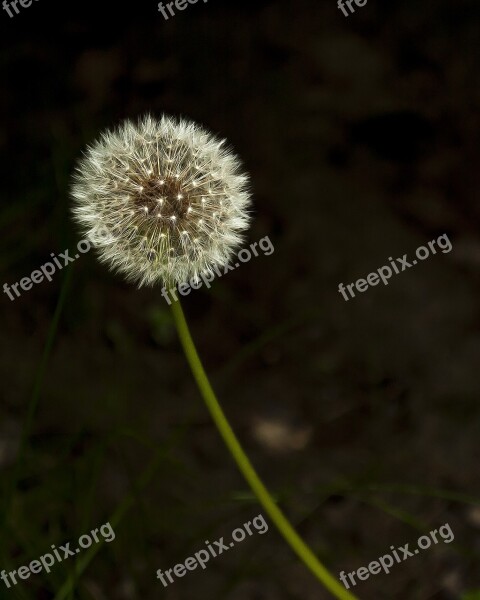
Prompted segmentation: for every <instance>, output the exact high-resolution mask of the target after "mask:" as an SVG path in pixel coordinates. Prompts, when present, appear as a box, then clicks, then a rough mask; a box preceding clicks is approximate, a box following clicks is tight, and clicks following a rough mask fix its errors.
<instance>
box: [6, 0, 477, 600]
mask: <svg viewBox="0 0 480 600" xmlns="http://www.w3.org/2000/svg"><path fill="white" fill-rule="evenodd" d="M479 16H480V15H479V7H478V3H477V2H474V1H470V0H458V1H457V2H453V1H452V0H450V1H441V0H439V1H435V2H433V1H428V0H427V1H424V2H422V3H420V4H419V3H418V2H414V1H413V0H403V1H402V2H392V1H390V2H380V1H379V0H368V2H367V4H366V5H365V6H364V7H362V8H357V9H356V11H355V13H354V14H352V15H350V16H349V17H348V18H347V17H345V16H344V15H343V13H342V12H341V11H340V10H339V9H338V8H337V4H336V0H329V1H328V2H326V1H324V2H321V3H320V2H317V1H314V0H310V1H307V0H295V2H294V1H293V0H275V1H272V2H264V1H258V0H257V1H256V2H247V1H245V0H244V1H242V2H228V3H227V2H223V3H222V2H220V0H209V2H208V3H203V2H198V3H197V4H196V5H192V6H188V8H187V9H186V10H184V11H177V13H176V15H175V16H174V17H171V18H170V19H169V20H168V21H167V20H165V19H164V18H163V17H162V15H161V13H160V12H158V9H157V3H156V2H154V1H153V0H152V1H149V2H142V3H139V4H133V3H129V4H127V5H120V4H119V3H111V4H109V3H102V5H101V6H100V5H99V4H98V3H97V4H93V3H92V4H89V3H88V2H81V3H73V4H72V3H69V4H65V3H63V4H61V5H60V4H59V5H57V6H52V5H48V3H47V2H46V0H40V1H39V2H34V3H33V4H32V6H30V7H28V8H20V13H19V14H18V15H16V16H14V18H9V17H8V15H7V13H6V12H5V11H2V14H1V15H0V17H1V27H2V53H1V74H2V82H3V85H2V93H1V107H2V113H3V128H2V131H1V136H0V144H1V149H2V151H3V156H4V158H3V162H2V164H3V173H2V195H3V202H2V206H1V212H0V223H1V226H2V235H1V244H2V252H1V270H2V279H1V285H2V287H3V283H8V284H9V285H11V284H12V283H15V282H18V281H19V280H20V279H22V278H23V277H25V276H29V275H30V274H31V272H32V271H33V270H35V269H38V268H39V267H40V266H41V265H43V264H44V263H45V262H47V261H48V260H50V254H51V253H52V252H53V253H55V254H56V255H58V254H59V253H60V252H63V251H64V250H65V249H69V250H70V252H72V251H74V249H75V245H76V243H77V242H78V241H79V239H80V234H79V232H78V231H77V230H76V228H75V226H74V225H73V224H72V222H71V218H70V207H71V201H70V199H69V186H70V183H71V174H72V171H73V168H74V165H75V162H76V160H77V159H78V157H79V156H80V155H81V152H82V150H83V149H84V147H85V145H86V144H89V143H91V142H92V141H93V140H94V139H95V138H96V137H97V135H98V134H99V132H100V131H101V130H103V129H104V128H107V127H111V126H114V125H116V124H118V123H119V122H120V121H121V120H122V119H124V118H136V117H138V116H140V115H142V114H144V113H145V112H150V113H152V114H153V115H157V116H158V115H160V114H161V113H162V112H167V113H171V114H175V115H182V116H184V117H187V118H191V119H193V120H196V121H198V122H200V123H202V124H203V125H204V126H205V127H207V128H208V129H210V130H212V131H213V132H215V133H217V134H218V135H220V136H222V137H226V138H227V139H228V140H229V141H230V143H231V144H232V146H233V148H234V149H235V151H236V152H237V153H238V154H239V155H240V156H241V157H242V159H243V162H244V167H245V169H246V170H248V171H249V172H250V174H251V181H252V191H253V198H254V209H255V214H254V220H253V225H252V227H251V230H250V231H249V235H248V241H247V243H246V244H245V246H247V245H248V244H249V243H251V242H254V241H258V240H259V239H260V238H261V237H263V236H266V235H268V236H269V237H270V239H271V240H272V242H273V244H274V246H275V252H274V253H273V254H272V255H271V256H259V257H258V258H255V259H254V260H251V261H250V262H248V263H246V264H244V265H242V267H241V268H239V269H236V270H235V271H233V272H230V273H229V274H228V275H227V276H225V277H223V278H221V279H217V280H216V281H215V282H214V284H213V285H212V288H211V289H210V290H207V289H206V288H202V289H201V290H198V291H194V292H192V293H191V294H190V295H189V296H188V297H187V298H185V299H184V307H185V310H186V312H187V314H188V317H189V321H190V324H191V327H192V332H193V335H194V337H195V339H196V341H197V344H198V348H199V351H200V353H201V355H202V357H203V359H204V361H205V366H206V368H207V370H208V372H209V374H210V375H211V377H212V381H213V383H214V386H215V388H216V390H217V392H218V394H219V397H220V399H221V401H222V403H223V406H224V408H225V411H226V413H227V415H228V416H229V418H230V420H231V423H232V424H233V426H234V428H235V430H236V432H237V433H238V436H239V438H240V439H241V441H242V443H243V444H244V446H245V448H246V450H247V452H248V454H249V455H250V457H251V458H252V461H253V463H254V464H255V466H256V467H257V469H258V471H259V473H260V475H261V476H262V477H263V478H264V480H265V482H266V483H267V484H268V486H269V487H270V489H271V490H272V492H273V493H274V494H275V496H276V497H277V498H278V500H279V502H280V503H281V506H282V508H283V509H284V510H285V512H286V513H287V515H288V516H289V517H290V518H291V520H292V522H293V523H294V524H295V525H296V526H297V527H298V530H299V531H300V533H301V534H302V536H304V538H305V539H306V540H307V541H308V543H309V544H310V545H311V546H312V548H313V549H314V551H315V552H316V553H317V554H318V556H319V557H320V558H321V559H322V560H323V561H324V562H325V563H326V564H327V565H328V567H329V568H330V569H331V571H332V573H333V574H334V575H335V576H336V577H337V576H338V573H339V572H340V571H343V570H345V571H347V572H349V571H352V570H354V569H358V568H359V567H362V566H366V565H367V564H368V563H369V562H371V561H373V560H375V559H376V558H377V557H379V556H381V555H383V554H385V553H386V552H388V551H389V548H390V546H391V545H394V546H400V545H404V544H406V543H407V542H408V543H410V544H411V545H413V546H415V543H416V540H417V538H418V537H419V536H420V535H421V534H422V533H428V531H430V530H432V529H437V528H439V527H440V526H441V525H443V524H445V523H449V524H450V526H451V528H452V530H453V532H454V534H455V540H454V541H453V542H452V543H450V544H448V545H446V544H442V543H440V544H438V545H436V546H434V547H432V548H431V549H429V550H425V551H424V552H422V553H420V554H419V555H417V556H415V557H413V558H410V559H409V560H407V561H406V562H404V563H402V564H400V565H397V566H396V567H395V568H393V569H392V572H391V573H390V574H389V575H385V574H379V575H377V576H375V577H373V576H371V577H370V578H369V579H368V580H367V581H365V582H362V583H361V584H360V585H357V586H356V588H354V592H355V593H356V594H357V595H358V597H359V598H361V599H374V600H378V599H380V600H383V599H391V598H399V599H401V600H411V599H414V600H416V599H419V600H420V599H422V600H424V599H427V598H431V599H437V600H451V599H461V600H475V599H477V600H478V598H480V591H479V590H480V575H479V568H478V565H479V557H480V485H479V460H480V452H479V438H480V426H479V417H480V408H479V402H478V400H479V392H480V381H479V377H478V368H479V358H480V304H479V297H480V235H479V225H480V205H479V203H478V191H477V190H478V188H479V184H480V170H479V169H478V167H477V165H478V162H479V159H480V152H479V148H478V139H479V131H480V112H479V101H480V83H479V77H478V72H479V66H480V53H479V45H478V27H479ZM444 233H446V234H447V235H448V236H449V239H450V240H451V242H452V245H453V250H452V251H451V252H450V253H448V254H441V253H437V254H436V255H435V256H431V257H430V258H428V259H427V260H425V261H423V262H421V263H419V264H418V265H417V266H416V267H415V268H412V269H409V270H407V271H405V272H403V273H401V274H400V275H398V276H396V277H394V278H392V279H391V280H390V283H389V285H388V286H383V285H379V286H376V287H372V288H369V289H368V290H367V292H366V293H364V294H357V297H356V298H355V299H352V300H350V301H349V302H345V300H344V299H343V297H342V296H341V295H340V294H339V292H338V285H339V283H340V282H343V283H344V284H345V285H346V284H349V283H352V282H354V281H356V280H357V279H358V278H360V277H365V276H366V275H367V274H368V273H370V272H372V271H374V270H376V269H377V268H379V267H381V266H382V265H384V264H388V261H387V259H388V257H389V256H393V257H397V256H403V254H405V253H408V254H410V256H411V255H412V254H413V253H414V252H415V249H416V248H417V247H418V246H420V245H425V244H427V243H428V241H430V240H431V239H433V238H436V237H437V236H439V235H441V234H444ZM1 302H2V311H1V314H2V321H1V327H0V336H1V348H2V360H1V363H0V369H1V371H0V377H1V382H2V386H1V387H2V402H1V406H0V469H1V484H0V485H1V488H2V489H1V491H2V510H1V519H0V526H1V533H0V569H6V570H7V571H10V570H11V569H16V568H18V567H19V566H20V565H25V564H28V563H29V562H30V561H32V560H33V559H37V558H38V557H39V556H41V555H42V554H44V553H45V552H48V551H49V550H50V547H51V544H56V545H57V546H59V545H60V544H63V543H64V542H66V541H73V542H75V540H76V539H77V538H78V537H79V536H80V535H82V534H85V533H88V532H89V531H90V530H91V529H93V528H96V527H99V526H100V525H101V524H103V523H105V522H107V521H110V523H111V524H112V526H113V528H114V530H115V534H116V538H115V540H114V541H113V542H111V543H109V544H105V545H103V546H102V547H98V548H96V550H95V551H96V555H95V556H91V555H88V560H87V562H86V564H85V565H84V566H85V570H84V572H83V574H82V576H81V577H80V578H77V579H76V578H73V579H72V573H73V568H74V566H75V559H70V560H68V561H67V560H66V561H65V562H62V563H60V564H57V565H55V566H54V567H53V569H52V572H51V573H50V575H47V576H45V575H43V574H40V575H35V576H32V577H30V579H29V580H28V581H25V582H22V583H21V584H19V585H17V586H15V587H12V588H11V589H7V588H6V587H5V585H4V584H3V583H2V582H0V598H2V599H3V598H20V599H22V598H23V599H27V600H28V599H30V598H37V599H39V600H43V599H54V598H55V599H56V600H59V598H60V595H59V594H60V591H61V590H62V589H64V588H62V586H63V585H64V584H65V582H67V581H70V582H71V584H72V585H71V586H70V587H69V588H68V590H67V592H65V594H64V595H63V597H64V598H66V599H67V600H72V599H81V600H88V599H89V600H92V599H93V600H103V599H108V600H129V599H132V600H133V599H140V598H141V599H142V600H150V599H152V600H153V599H157V598H165V599H167V600H177V599H181V600H190V599H193V598H210V599H211V600H214V599H218V600H220V599H226V600H247V599H248V600H294V599H295V600H297V599H298V600H310V599H312V600H313V599H315V600H319V599H320V600H323V599H327V598H330V597H331V596H330V595H329V594H328V593H327V592H325V591H324V590H323V589H322V588H321V587H320V586H319V585H318V583H317V582H316V580H315V579H314V578H313V577H312V576H311V575H310V573H309V572H308V571H307V570H306V569H305V567H304V566H303V565H302V564H300V563H299V562H298V560H297V559H296V557H295V556H294V555H293V554H292V552H291V551H290V549H289V548H288V547H287V546H286V544H285V543H284V542H283V540H282V539H281V538H280V536H279V535H278V534H277V532H276V531H275V529H274V528H273V527H270V530H269V532H268V533H267V534H265V535H262V536H260V535H255V536H252V537H251V538H249V539H247V540H246V541H245V542H243V543H241V544H238V545H237V546H236V547H235V549H233V550H232V551H231V552H229V553H228V554H226V555H225V554H224V555H222V556H220V557H218V558H217V559H216V560H212V561H211V562H210V563H209V565H208V568H207V569H206V570H205V571H200V570H196V571H194V572H192V573H189V574H188V576H186V577H184V578H182V579H176V581H175V583H174V584H171V585H170V586H169V587H168V588H167V589H165V588H164V587H163V586H162V585H161V583H160V582H159V580H158V579H156V570H157V569H159V568H161V569H163V570H166V569H169V568H172V567H173V566H174V565H175V564H176V563H177V562H180V561H184V560H185V558H186V557H187V556H190V555H191V554H193V553H194V552H196V551H197V550H198V549H199V548H202V547H203V545H204V540H206V539H208V540H214V539H218V538H220V537H221V536H225V537H228V536H230V534H231V531H232V530H233V529H235V528H237V527H241V526H242V524H243V523H244V522H246V521H248V520H251V519H252V518H253V517H254V516H256V515H257V514H259V512H261V510H260V508H259V506H258V504H257V503H256V501H255V499H254V498H253V497H252V494H251V493H250V491H249V489H248V487H247V485H246V484H245V482H244V480H243V479H242V477H241V476H240V474H239V473H238V471H237V468H236V467H235V465H234V463H233V461H232V459H231V457H230V456H229V454H228V453H227V452H226V450H225V448H224V446H223V442H222V441H221V439H220V437H219V435H218V433H217V431H216V429H215V428H214V426H213V424H212V422H211V420H210V418H209V416H208V414H207V412H206V409H205V408H204V406H203V403H202V400H201V398H200V397H199V394H198V392H197V389H196V387H195V385H194V382H193V380H192V377H191V375H190V372H189V369H188V367H187V364H186V361H185V358H184V356H183V354H182V351H181V348H180V345H179V342H178V340H177V337H176V333H175V330H174V327H173V323H172V320H171V317H170V312H169V309H168V306H167V304H166V303H165V301H164V299H163V298H162V297H161V295H160V290H159V288H154V289H141V290H136V289H135V288H134V287H133V286H131V285H128V284H126V283H124V282H123V281H122V280H121V279H120V278H117V277H115V276H113V275H112V274H110V273H109V272H108V271H107V269H106V268H104V267H103V266H101V265H100V264H99V263H98V261H97V260H96V257H95V252H94V251H92V252H90V253H88V254H85V255H83V256H81V258H79V259H78V260H77V261H76V262H75V263H74V264H73V265H71V266H70V267H68V268H65V269H63V270H62V271H59V272H57V273H56V274H55V275H54V278H53V281H52V282H51V283H48V282H43V283H40V284H37V285H34V286H33V288H32V289H31V290H30V291H24V292H22V295H21V296H20V297H19V298H17V299H16V300H15V301H10V300H9V298H8V296H7V295H6V294H3V295H2V298H1ZM86 554H87V553H85V555H86ZM84 558H85V556H84V554H82V555H80V557H79V560H82V559H84ZM62 593H63V592H62Z"/></svg>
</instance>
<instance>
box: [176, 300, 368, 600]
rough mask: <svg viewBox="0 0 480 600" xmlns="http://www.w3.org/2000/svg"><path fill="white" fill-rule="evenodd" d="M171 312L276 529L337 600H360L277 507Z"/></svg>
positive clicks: (213, 409)
mask: <svg viewBox="0 0 480 600" xmlns="http://www.w3.org/2000/svg"><path fill="white" fill-rule="evenodd" d="M171 309H172V314H173V319H174V321H175V325H176V328H177V331H178V335H179V337H180V341H181V343H182V346H183V350H184V352H185V356H186V358H187V360H188V363H189V365H190V368H191V370H192V373H193V376H194V378H195V381H196V382H197V385H198V388H199V390H200V393H201V395H202V397H203V400H204V401H205V404H206V405H207V408H208V410H209V412H210V415H211V416H212V418H213V420H214V422H215V425H216V426H217V428H218V430H219V432H220V435H221V436H222V437H223V440H224V442H225V444H226V445H227V447H228V449H229V450H230V453H231V454H232V456H233V459H234V460H235V462H236V463H237V466H238V468H239V469H240V471H241V472H242V474H243V476H244V477H245V479H246V480H247V482H248V484H249V485H250V487H251V488H252V490H253V492H254V494H255V495H256V497H257V498H258V501H259V502H260V504H261V505H262V506H263V508H264V509H265V511H266V512H267V514H268V516H269V517H270V519H271V520H272V521H273V523H274V524H275V525H276V527H277V529H278V530H279V532H280V533H281V534H282V535H283V537H284V538H285V540H286V541H287V543H288V544H289V545H290V547H291V548H292V550H294V552H296V553H297V555H298V556H299V558H300V559H301V560H302V562H303V563H304V564H305V565H306V566H307V567H308V568H309V569H310V571H311V572H312V573H313V574H314V575H315V577H316V578H317V579H318V580H319V581H320V582H321V583H322V584H323V585H324V586H325V587H326V588H327V589H328V590H329V591H330V592H331V593H332V594H333V595H334V596H335V597H336V598H339V599H340V600H357V599H356V597H355V596H353V595H352V594H351V593H350V592H348V591H347V590H346V589H345V588H344V587H342V585H341V584H340V583H339V582H338V581H337V580H336V579H335V578H334V577H333V576H332V575H331V574H330V573H329V571H328V570H327V569H326V568H325V567H324V566H323V564H322V563H321V562H320V561H319V560H318V558H317V557H316V556H315V554H314V553H313V552H312V550H311V549H310V548H309V547H308V546H307V545H306V544H305V542H304V541H303V540H302V538H301V537H300V536H299V535H298V533H297V532H296V531H295V529H294V528H293V527H292V525H291V524H290V522H289V521H288V520H287V518H286V517H285V515H284V514H283V513H282V511H281V510H280V509H279V508H278V506H277V505H276V504H275V502H274V500H273V499H272V496H271V495H270V492H269V491H268V490H267V488H266V487H265V485H264V484H263V483H262V480H261V479H260V477H259V476H258V475H257V473H256V471H255V469H254V467H253V465H252V464H251V462H250V460H249V458H248V457H247V455H246V454H245V452H244V450H243V448H242V447H241V445H240V443H239V441H238V439H237V437H236V436H235V433H234V432H233V430H232V428H231V426H230V423H229V422H228V420H227V418H226V416H225V414H224V412H223V410H222V407H221V406H220V403H219V402H218V400H217V397H216V395H215V392H214V391H213V388H212V386H211V385H210V381H209V379H208V376H207V374H206V373H205V370H204V368H203V365H202V362H201V360H200V357H199V356H198V353H197V350H196V348H195V344H194V342H193V339H192V336H191V335H190V331H189V328H188V324H187V321H186V319H185V315H184V313H183V310H182V307H181V305H180V302H173V303H172V305H171Z"/></svg>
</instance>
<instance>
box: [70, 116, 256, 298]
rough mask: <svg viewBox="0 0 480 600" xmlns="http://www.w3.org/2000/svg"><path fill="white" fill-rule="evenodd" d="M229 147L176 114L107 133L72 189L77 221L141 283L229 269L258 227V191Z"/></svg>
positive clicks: (118, 267) (106, 256) (102, 253)
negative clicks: (252, 211) (254, 198)
mask: <svg viewBox="0 0 480 600" xmlns="http://www.w3.org/2000/svg"><path fill="white" fill-rule="evenodd" d="M222 144H223V142H221V141H220V140H218V139H217V138H216V137H214V136H213V135H212V134H210V133H209V132H207V131H205V130H204V129H203V128H202V127H200V126H199V125H197V124H196V123H193V122H189V121H184V120H181V119H180V120H177V119H173V118H171V117H167V116H163V117H162V118H161V119H160V120H156V119H154V118H152V117H151V116H146V117H144V118H143V119H141V120H140V121H138V122H137V123H134V122H132V121H124V122H123V123H122V124H121V125H120V126H119V127H118V128H117V129H116V130H112V131H107V132H105V133H103V134H102V135H101V137H100V139H98V140H97V141H96V142H95V143H94V144H93V145H91V146H90V147H89V148H88V149H87V151H86V153H85V156H84V157H83V158H82V159H81V160H80V162H79V165H78V167H77V170H76V173H75V176H74V184H73V187H72V196H73V198H74V208H73V213H74V218H75V220H76V221H77V222H78V223H79V224H80V226H81V227H82V229H83V231H84V233H85V234H86V237H87V239H89V240H90V241H91V242H92V244H93V245H94V246H95V247H96V248H97V250H98V252H99V257H100V260H102V262H105V263H107V264H109V265H110V266H111V267H112V268H113V269H114V270H115V271H118V272H120V273H122V274H123V275H125V277H126V278H127V279H128V280H129V281H135V282H137V283H138V284H139V286H141V285H151V284H154V283H155V282H157V281H160V280H163V281H164V282H167V283H184V282H185V283H186V282H188V281H189V280H190V279H192V278H193V279H194V280H198V277H199V276H200V275H201V274H203V273H207V272H208V273H211V272H212V269H213V267H215V266H222V265H225V264H227V263H228V262H229V259H230V257H231V255H232V253H233V251H234V250H235V249H236V247H237V246H238V245H239V243H240V242H241V240H242V233H243V232H244V231H245V229H246V228H247V227H248V223H249V220H250V217H249V213H248V208H249V206H250V195H249V193H248V191H247V184H248V177H247V176H246V175H245V174H244V173H242V172H241V170H240V162H239V159H238V158H237V157H236V156H235V155H234V154H233V153H232V152H230V151H229V150H225V149H224V148H223V147H222ZM99 232H101V235H100V233H99Z"/></svg>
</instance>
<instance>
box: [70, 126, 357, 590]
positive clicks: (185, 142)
mask: <svg viewBox="0 0 480 600" xmlns="http://www.w3.org/2000/svg"><path fill="white" fill-rule="evenodd" d="M223 144H224V142H222V141H219V140H218V139H216V138H215V137H214V136H212V135H211V134H209V133H207V132H206V131H205V130H204V129H203V128H201V127H200V126H198V125H196V124H194V123H191V122H187V121H182V120H175V119H172V118H170V117H165V116H164V117H162V118H161V120H159V121H157V120H155V119H153V118H152V117H150V116H147V117H145V118H144V119H143V120H141V121H139V122H138V123H137V124H134V123H132V122H131V121H125V122H124V123H123V125H121V126H120V127H119V128H118V129H117V130H114V131H111V132H106V133H104V134H103V135H102V137H101V138H100V140H99V141H97V142H96V143H94V144H93V145H92V146H91V147H90V148H89V149H88V150H87V152H86V155H85V156H84V158H83V159H82V160H81V161H80V163H79V166H78V169H77V172H76V175H75V182H74V185H73V189H72V195H73V198H74V201H75V206H74V209H73V212H74V216H75V219H76V221H77V222H78V223H79V224H80V225H81V226H82V228H83V229H84V230H86V231H85V232H86V236H87V238H88V239H89V240H90V241H91V242H92V244H93V245H94V246H96V248H97V249H98V250H99V253H100V259H101V260H102V261H103V262H106V263H108V264H110V266H111V267H112V268H113V269H114V270H116V271H119V272H120V273H122V274H123V275H125V276H126V278H127V279H128V280H131V281H134V282H136V283H138V285H140V286H141V285H149V284H154V283H155V282H157V281H159V280H163V281H164V282H166V283H184V282H186V281H187V280H188V279H194V280H195V279H196V280H198V278H199V276H200V275H201V274H204V273H206V272H208V273H209V274H211V272H212V269H213V268H214V267H215V266H221V265H224V264H226V263H228V261H229V258H230V256H231V254H232V252H233V251H234V249H235V248H236V246H237V245H238V244H239V242H240V241H241V238H242V233H243V232H244V231H245V229H246V228H247V226H248V223H249V214H248V207H249V205H250V197H249V194H248V191H247V182H248V179H247V176H246V175H245V174H243V173H242V172H241V169H240V166H239V160H238V158H237V157H236V156H234V155H233V154H232V153H231V152H230V151H228V150H225V149H224V147H223ZM99 232H101V235H100V233H99ZM170 308H171V311H172V316H173V320H174V323H175V326H176V328H177V331H178V334H179V338H180V341H181V343H182V347H183V350H184V352H185V356H186V358H187V361H188V363H189V365H190V368H191V371H192V374H193V376H194V378H195V380H196V383H197V386H198V389H199V391H200V393H201V395H202V398H203V400H204V402H205V405H206V407H207V409H208V410H209V412H210V415H211V417H212V419H213V421H214V423H215V425H216V427H217V429H218V431H219V433H220V435H221V436H222V438H223V440H224V442H225V445H226V446H227V448H228V450H229V451H230V454H231V455H232V457H233V459H234V460H235V462H236V464H237V466H238V468H239V470H240V471H241V472H242V474H243V475H244V477H245V479H246V481H247V482H248V484H249V485H250V487H251V489H252V491H253V492H254V494H255V495H256V497H257V499H258V501H259V502H260V504H261V505H262V506H263V507H264V509H265V511H266V512H267V514H268V515H269V517H270V518H271V520H272V522H273V523H274V524H275V525H276V527H277V528H278V530H279V532H280V533H281V534H282V535H283V537H284V538H285V540H286V541H287V542H288V544H289V545H290V546H291V548H292V549H293V550H294V551H295V552H296V553H297V555H298V556H299V557H300V559H301V560H302V561H303V563H304V564H305V565H306V566H307V567H308V568H309V569H310V570H311V571H312V573H313V574H314V575H315V576H316V577H317V578H318V580H319V581H321V582H322V583H323V585H324V586H325V587H326V588H327V589H328V590H330V592H332V594H333V595H334V596H335V597H336V598H339V599H341V600H356V599H355V596H353V595H352V594H351V593H350V592H348V591H347V590H345V589H344V588H343V587H342V586H341V585H340V584H339V582H338V581H337V580H336V579H335V578H334V577H333V576H332V575H331V574H330V573H329V572H328V571H327V569H326V568H325V567H324V566H323V564H322V563H321V562H320V561H319V560H318V558H317V557H316V556H315V555H314V553H313V552H312V550H311V549H310V548H309V547H308V546H307V545H306V544H305V542H304V541H303V540H302V539H301V538H300V536H299V535H298V533H297V532H296V531H295V529H294V528H293V527H292V525H291V524H290V523H289V521H288V520H287V519H286V517H285V516H284V514H283V512H282V511H281V510H280V509H279V508H278V506H277V504H276V503H275V501H274V500H273V498H272V496H271V494H270V492H269V491H268V489H267V488H266V487H265V485H264V484H263V482H262V481H261V479H260V478H259V476H258V475H257V473H256V471H255V469H254V467H253V465H252V464H251V462H250V460H249V458H248V456H247V455H246V454H245V451H244V450H243V448H242V446H241V445H240V442H239V441H238V439H237V437H236V435H235V433H234V431H233V429H232V427H231V426H230V423H229V422H228V419H227V417H226V415H225V413H224V412H223V409H222V407H221V405H220V402H219V401H218V399H217V396H216V394H215V392H214V390H213V388H212V385H211V383H210V381H209V379H208V376H207V373H206V372H205V369H204V368H203V365H202V362H201V360H200V357H199V355H198V352H197V349H196V347H195V344H194V342H193V339H192V336H191V334H190V330H189V327H188V323H187V321H186V319H185V315H184V313H183V310H182V307H181V304H180V301H176V302H173V303H172V304H171V305H170Z"/></svg>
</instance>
